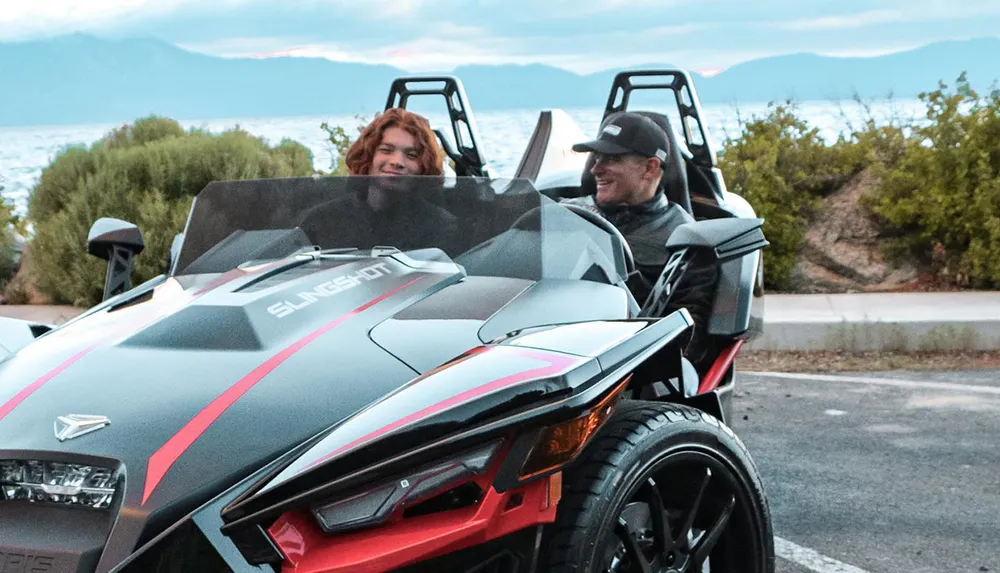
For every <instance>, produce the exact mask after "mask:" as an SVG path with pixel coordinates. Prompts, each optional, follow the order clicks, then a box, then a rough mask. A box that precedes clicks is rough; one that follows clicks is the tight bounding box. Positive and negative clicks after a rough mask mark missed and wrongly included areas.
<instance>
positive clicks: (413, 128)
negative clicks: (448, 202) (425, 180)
mask: <svg viewBox="0 0 1000 573" xmlns="http://www.w3.org/2000/svg"><path fill="white" fill-rule="evenodd" d="M390 127H398V128H400V129H403V130H405V131H406V132H407V133H409V134H410V135H412V136H413V137H414V138H415V139H416V140H417V147H418V148H419V153H420V157H419V159H418V162H419V163H420V171H421V174H422V175H442V174H443V173H444V154H443V153H442V152H441V149H440V148H439V147H438V145H437V139H435V136H434V132H433V131H432V130H431V124H430V123H429V122H428V121H427V119H426V118H424V117H423V116H421V115H417V114H415V113H413V112H411V111H406V110H405V109H402V108H398V107H394V108H390V109H387V110H385V111H384V112H383V113H381V114H380V115H378V116H376V117H375V119H374V120H373V121H372V122H371V123H369V124H368V125H367V126H366V127H365V129H364V130H363V131H362V132H361V136H360V137H358V140H357V141H355V142H354V144H353V145H351V148H350V149H349V150H348V151H347V157H346V158H345V159H344V162H345V163H346V164H347V170H348V173H350V174H351V175H367V174H368V171H369V170H371V166H372V160H373V159H374V157H375V149H376V148H378V146H379V144H380V143H382V134H384V133H385V130H387V129H389V128H390Z"/></svg>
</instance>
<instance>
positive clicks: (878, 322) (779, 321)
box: [747, 292, 1000, 351]
mask: <svg viewBox="0 0 1000 573" xmlns="http://www.w3.org/2000/svg"><path fill="white" fill-rule="evenodd" d="M747 349H748V350H750V351H753V350H841V351H903V350H997V349H1000V292H956V293H950V292H949V293H862V294H837V295H767V296H766V297H765V311H764V334H763V335H762V336H761V337H760V338H758V339H756V340H754V341H753V342H752V343H750V344H748V345H747Z"/></svg>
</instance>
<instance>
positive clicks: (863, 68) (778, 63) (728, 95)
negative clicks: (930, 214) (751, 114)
mask: <svg viewBox="0 0 1000 573" xmlns="http://www.w3.org/2000/svg"><path fill="white" fill-rule="evenodd" d="M997 53H1000V38H980V39H972V40H963V41H948V42H940V43H934V44H928V45H926V46H923V47H920V48H917V49H914V50H910V51H905V52H898V53H893V54H887V55H883V56H877V57H866V58H835V57H826V56H819V55H815V54H791V55H785V56H776V57H769V58H762V59H758V60H753V61H749V62H745V63H742V64H739V65H736V66H733V67H731V68H729V69H726V70H724V71H723V72H721V73H719V74H717V75H714V76H712V77H701V76H698V75H696V74H695V75H694V76H695V81H696V84H697V89H698V92H699V95H700V98H701V100H702V102H703V103H748V102H766V101H773V100H782V99H787V98H792V99H796V100H799V101H807V100H823V101H830V100H836V99H850V98H852V97H853V96H854V95H855V94H858V95H860V96H862V97H864V98H875V99H878V98H884V97H886V96H887V95H889V94H892V96H893V97H895V98H899V99H904V98H913V97H916V96H917V94H918V93H920V92H921V91H928V90H932V89H935V88H936V87H937V84H938V82H939V81H944V82H946V83H948V84H949V85H951V84H953V83H954V81H955V78H957V77H958V75H959V74H960V73H962V72H963V71H965V72H967V73H968V77H969V80H970V81H971V83H972V85H973V87H975V88H977V89H984V88H988V87H989V86H990V85H991V84H992V83H993V82H994V81H995V80H998V79H1000V58H997V57H996V54H997ZM652 66H658V67H667V66H664V65H660V64H651V65H650V66H649V67H652ZM644 67H645V66H644ZM616 71H617V70H605V71H602V72H597V73H592V74H577V73H573V72H570V71H567V70H564V69H560V68H555V67H551V66H547V65H542V64H532V65H495V66H485V65H473V66H460V67H458V68H457V69H455V70H454V71H453V72H448V73H451V74H454V75H457V76H458V77H459V78H461V80H462V82H463V83H464V85H465V88H466V91H467V92H468V95H469V99H470V101H471V104H472V106H473V108H474V110H491V109H505V108H506V109H511V108H521V109H524V108H527V109H544V108H551V107H562V108H571V107H596V106H603V105H604V103H605V100H606V99H607V94H608V90H609V88H610V85H611V78H612V77H613V76H614V73H615V72H616ZM402 75H411V74H409V73H408V72H406V71H404V70H401V69H398V68H394V67H392V66H388V65H370V64H361V63H346V62H334V61H330V60H326V59H322V58H297V57H280V58H266V59H256V58H220V57H214V56H208V55H204V54H200V53H194V52H190V51H186V50H183V49H181V48H178V47H177V46H174V45H172V44H168V43H166V42H162V41H159V40H151V39H131V40H105V39H100V38H96V37H93V36H89V35H82V34H74V35H70V36H62V37H58V38H52V39H46V40H38V41H32V42H22V43H11V44H3V43H0V126H16V125H44V124H64V123H91V122H93V123H97V122H122V121H131V120H134V119H136V118H138V117H142V116H146V115H150V114H156V115H162V116H168V117H173V118H176V119H207V118H239V117H266V116H296V115H324V114H327V115H328V114H337V115H340V114H344V115H349V114H363V115H368V114H371V113H372V112H375V111H378V110H381V109H382V107H383V106H384V105H385V99H386V95H387V92H388V88H389V84H390V82H391V81H392V79H393V78H395V77H398V76H402Z"/></svg>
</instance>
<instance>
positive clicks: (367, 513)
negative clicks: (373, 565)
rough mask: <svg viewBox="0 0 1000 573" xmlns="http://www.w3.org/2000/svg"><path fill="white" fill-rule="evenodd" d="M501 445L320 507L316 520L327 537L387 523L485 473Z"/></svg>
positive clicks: (419, 471) (438, 464) (420, 469)
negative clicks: (399, 511) (392, 518)
mask: <svg viewBox="0 0 1000 573" xmlns="http://www.w3.org/2000/svg"><path fill="white" fill-rule="evenodd" d="M500 443H501V442H500V441H499V440H498V441H496V442H492V443H490V444H488V445H486V446H482V447H479V448H476V449H474V450H471V451H468V452H465V453H463V454H460V455H458V456H455V457H452V458H450V459H448V460H447V461H443V462H440V463H435V464H431V465H427V466H423V467H421V468H419V469H416V470H413V471H412V472H409V473H407V474H406V475H405V476H404V477H400V478H397V479H394V480H392V481H386V482H382V483H380V484H378V485H375V486H373V487H371V488H368V489H366V490H364V491H362V492H359V493H357V494H355V495H352V496H350V497H347V498H343V499H338V500H336V501H332V502H324V503H321V504H318V505H316V506H314V507H313V508H312V513H313V516H314V517H315V518H316V521H317V522H318V523H319V526H320V527H321V528H322V529H323V531H324V532H326V533H334V532H339V531H346V530H350V529H359V528H362V527H371V526H373V525H378V524H381V523H384V522H385V521H387V520H388V519H389V517H390V516H392V515H393V514H394V513H396V512H397V511H398V510H400V509H403V508H407V507H412V506H414V505H416V504H418V503H420V502H422V501H425V500H428V499H430V498H433V497H435V496H437V495H438V494H442V493H445V492H447V491H449V490H451V489H453V488H454V487H456V486H459V485H461V484H462V483H463V482H467V481H468V480H469V479H470V478H472V477H475V476H477V475H479V474H481V473H483V472H484V471H486V469H487V468H488V467H489V465H490V461H491V460H492V459H493V455H494V454H495V453H496V452H497V450H498V449H499V447H500Z"/></svg>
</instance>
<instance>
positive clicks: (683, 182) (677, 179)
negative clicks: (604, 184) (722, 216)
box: [580, 111, 693, 215]
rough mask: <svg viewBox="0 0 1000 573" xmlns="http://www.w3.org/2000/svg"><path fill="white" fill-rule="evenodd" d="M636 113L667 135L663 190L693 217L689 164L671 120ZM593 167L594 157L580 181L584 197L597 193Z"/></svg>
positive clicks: (602, 124) (663, 116)
mask: <svg viewBox="0 0 1000 573" xmlns="http://www.w3.org/2000/svg"><path fill="white" fill-rule="evenodd" d="M618 113H621V112H618ZM618 113H613V114H611V115H609V116H608V117H607V118H606V119H605V120H604V121H602V122H601V127H600V128H599V129H598V133H600V130H601V129H604V127H605V126H607V125H608V123H610V122H611V120H613V119H614V118H615V117H617V116H618ZM634 113H638V114H640V115H644V116H646V117H648V118H649V119H651V120H653V121H654V122H655V123H656V125H659V126H660V128H661V129H662V130H663V131H664V133H666V135H667V141H668V142H669V147H670V149H668V150H667V160H666V161H664V162H663V189H664V190H665V192H666V194H667V199H669V200H670V201H671V202H673V203H677V204H678V205H680V206H681V207H682V208H683V209H684V210H685V211H687V212H688V213H689V214H692V215H693V212H692V210H691V195H690V193H689V191H688V180H687V163H686V162H685V161H684V156H683V154H682V152H681V146H680V144H679V143H678V141H677V132H675V131H674V130H673V128H672V127H671V126H670V120H669V119H668V118H667V116H665V115H663V114H661V113H656V112H653V111H636V112H634ZM593 166H594V159H593V157H592V156H591V157H588V158H587V164H586V165H585V166H584V168H583V176H582V177H581V179H580V181H581V182H580V191H581V192H580V195H581V196H583V197H586V196H588V195H593V194H595V193H597V182H596V181H595V180H594V175H593V174H592V173H591V172H590V168H591V167H593Z"/></svg>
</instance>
